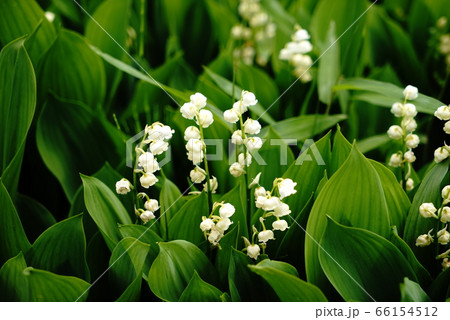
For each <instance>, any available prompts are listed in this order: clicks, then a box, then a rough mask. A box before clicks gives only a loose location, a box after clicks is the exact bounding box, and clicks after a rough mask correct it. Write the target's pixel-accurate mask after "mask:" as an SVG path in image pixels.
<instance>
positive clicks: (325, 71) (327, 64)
mask: <svg viewBox="0 0 450 320" xmlns="http://www.w3.org/2000/svg"><path fill="white" fill-rule="evenodd" d="M326 23H328V24H329V28H328V32H327V37H326V39H325V43H324V44H323V45H324V46H326V47H327V48H329V50H328V51H327V52H326V53H325V54H324V55H323V56H322V58H321V59H320V60H319V67H318V70H317V73H318V74H317V77H318V80H317V89H318V93H319V99H320V101H322V102H323V103H325V104H326V105H327V106H329V105H331V102H332V100H333V87H334V85H335V84H336V82H337V81H338V77H339V76H340V74H341V68H340V57H339V55H340V47H339V42H337V41H336V38H337V35H336V23H335V22H334V21H333V20H331V21H329V22H328V21H327V22H326Z"/></svg>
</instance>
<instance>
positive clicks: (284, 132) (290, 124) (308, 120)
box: [260, 114, 347, 143]
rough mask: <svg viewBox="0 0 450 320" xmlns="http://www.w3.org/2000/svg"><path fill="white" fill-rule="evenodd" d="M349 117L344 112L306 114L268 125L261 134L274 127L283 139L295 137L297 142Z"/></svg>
mask: <svg viewBox="0 0 450 320" xmlns="http://www.w3.org/2000/svg"><path fill="white" fill-rule="evenodd" d="M345 119H347V116H346V115H344V114H338V115H331V116H327V115H322V114H316V115H304V116H299V117H295V118H289V119H285V120H281V121H277V122H276V123H274V124H272V125H270V126H266V127H264V128H263V129H262V130H261V133H260V136H264V135H265V134H266V133H267V132H268V131H269V130H270V128H272V129H273V130H274V131H275V132H276V133H277V134H278V135H279V136H280V137H281V138H283V139H295V140H296V143H298V142H299V141H304V140H305V139H308V138H313V137H314V136H316V135H318V134H320V133H321V132H323V131H325V130H327V129H330V128H332V127H334V126H335V125H336V124H337V123H339V122H341V121H344V120H345Z"/></svg>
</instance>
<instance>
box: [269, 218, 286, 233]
mask: <svg viewBox="0 0 450 320" xmlns="http://www.w3.org/2000/svg"><path fill="white" fill-rule="evenodd" d="M272 228H273V230H280V231H284V230H286V229H287V228H289V227H288V223H287V221H286V220H276V221H274V222H273V223H272Z"/></svg>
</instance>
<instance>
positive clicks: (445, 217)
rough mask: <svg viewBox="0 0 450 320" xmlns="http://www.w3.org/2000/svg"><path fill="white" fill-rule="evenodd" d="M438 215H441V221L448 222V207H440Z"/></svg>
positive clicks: (449, 216) (449, 209)
mask: <svg viewBox="0 0 450 320" xmlns="http://www.w3.org/2000/svg"><path fill="white" fill-rule="evenodd" d="M438 215H439V216H440V217H441V218H440V220H441V222H443V223H447V222H450V207H443V208H442V209H439V212H438Z"/></svg>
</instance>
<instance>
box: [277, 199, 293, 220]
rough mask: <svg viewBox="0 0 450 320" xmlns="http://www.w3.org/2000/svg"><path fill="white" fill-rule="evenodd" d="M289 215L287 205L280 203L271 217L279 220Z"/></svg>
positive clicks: (289, 211)
mask: <svg viewBox="0 0 450 320" xmlns="http://www.w3.org/2000/svg"><path fill="white" fill-rule="evenodd" d="M289 214H291V209H289V205H288V204H286V203H283V202H281V203H280V205H279V206H277V207H275V210H274V212H273V215H274V216H275V217H278V218H281V217H284V216H287V215H289Z"/></svg>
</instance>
